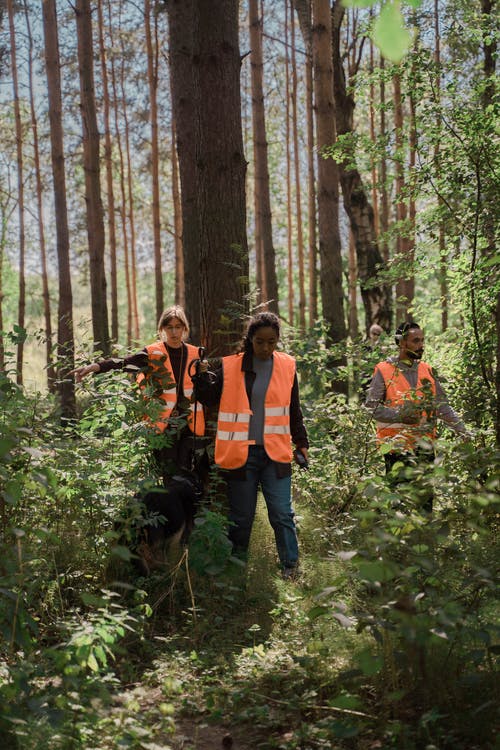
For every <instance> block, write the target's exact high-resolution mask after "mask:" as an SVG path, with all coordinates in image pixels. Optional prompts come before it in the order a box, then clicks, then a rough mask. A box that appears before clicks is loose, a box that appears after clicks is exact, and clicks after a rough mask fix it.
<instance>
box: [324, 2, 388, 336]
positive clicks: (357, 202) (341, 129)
mask: <svg viewBox="0 0 500 750" xmlns="http://www.w3.org/2000/svg"><path fill="white" fill-rule="evenodd" d="M344 13H345V9H344V7H343V6H342V5H340V4H339V3H335V6H334V8H333V13H332V42H333V44H332V46H333V69H334V95H335V112H336V122H337V134H338V135H346V134H347V133H352V131H353V116H354V106H355V104H354V99H353V97H352V95H351V94H348V93H347V90H346V79H345V73H344V68H343V66H342V57H341V53H340V28H341V25H342V19H343V17H344ZM352 162H353V157H352V155H350V158H348V160H347V161H346V162H341V163H340V165H339V169H340V182H341V185H342V195H343V197H344V206H345V209H346V212H347V215H348V216H349V221H350V225H351V231H352V233H353V237H354V243H355V246H356V255H357V265H358V279H359V282H360V289H361V298H362V300H363V305H364V308H365V329H366V332H367V333H368V329H369V328H370V325H371V324H372V323H378V324H379V325H381V326H382V327H383V328H385V329H386V330H389V329H390V327H391V323H392V320H391V308H390V290H389V287H388V286H387V285H383V284H376V285H374V279H376V277H377V274H378V272H379V270H380V269H381V268H382V267H383V265H384V261H383V259H382V256H381V254H380V251H379V247H378V241H377V234H376V230H375V220H374V214H373V208H372V206H371V204H370V202H369V200H368V198H367V195H366V191H365V188H364V185H363V181H362V179H361V175H360V173H359V171H358V170H357V169H356V168H354V169H352V168H350V164H352ZM347 163H349V166H347Z"/></svg>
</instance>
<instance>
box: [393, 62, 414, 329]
mask: <svg viewBox="0 0 500 750" xmlns="http://www.w3.org/2000/svg"><path fill="white" fill-rule="evenodd" d="M392 82H393V90H394V139H395V151H396V153H395V172H396V197H395V205H396V220H397V222H398V233H397V240H396V248H397V253H398V262H399V264H400V265H399V268H400V272H399V278H398V281H397V283H396V318H397V322H401V321H402V320H406V319H408V307H409V303H410V301H409V299H408V285H407V281H408V278H409V276H410V275H412V274H413V268H412V265H413V264H412V258H411V252H410V242H409V234H408V221H407V219H408V211H407V206H406V199H405V168H404V164H405V149H404V141H403V126H404V115H403V102H402V99H401V77H400V75H399V73H395V74H394V76H393V79H392Z"/></svg>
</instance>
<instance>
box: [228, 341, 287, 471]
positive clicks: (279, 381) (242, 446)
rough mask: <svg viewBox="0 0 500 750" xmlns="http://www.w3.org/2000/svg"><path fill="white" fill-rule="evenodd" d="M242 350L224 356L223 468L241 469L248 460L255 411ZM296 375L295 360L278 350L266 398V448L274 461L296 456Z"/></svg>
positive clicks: (282, 461) (274, 355) (274, 357)
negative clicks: (293, 425) (293, 421)
mask: <svg viewBox="0 0 500 750" xmlns="http://www.w3.org/2000/svg"><path fill="white" fill-rule="evenodd" d="M242 363H243V355H242V354H233V355H231V356H229V357H224V358H223V360H222V370H223V385H222V394H221V400H220V406H219V414H218V421H217V435H216V440H215V463H216V464H217V465H218V466H220V467H221V468H223V469H238V468H240V467H241V466H244V464H245V463H246V461H247V458H248V446H249V445H253V444H254V443H255V441H254V440H250V439H249V437H248V435H249V427H250V417H251V415H252V412H251V409H250V404H249V402H248V396H247V392H246V387H245V373H244V371H243V370H242V369H241V367H242ZM294 377H295V360H294V359H293V357H290V356H289V355H288V354H284V353H283V352H274V354H273V370H272V373H271V378H270V380H269V385H268V387H267V392H266V396H265V401H264V448H265V449H266V453H267V455H268V456H269V458H271V459H272V460H273V461H278V462H280V463H289V462H290V461H291V460H292V445H291V437H290V397H291V393H292V387H293V381H294Z"/></svg>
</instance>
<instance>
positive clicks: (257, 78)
mask: <svg viewBox="0 0 500 750" xmlns="http://www.w3.org/2000/svg"><path fill="white" fill-rule="evenodd" d="M248 22H249V27H250V49H251V52H250V67H251V83H252V126H253V128H252V129H253V148H254V175H255V177H254V191H255V223H256V227H258V231H256V240H259V248H258V250H259V256H258V261H259V259H260V261H261V262H260V266H261V270H262V292H263V298H262V299H261V302H263V303H264V304H265V306H266V307H267V308H268V309H269V310H271V311H272V312H274V313H276V314H278V313H279V301H278V281H277V278H276V257H275V252H274V244H273V230H272V215H271V198H270V190H269V167H268V158H267V134H266V116H265V107H264V87H263V68H264V63H263V59H262V32H263V18H262V17H260V16H259V0H249V3H248Z"/></svg>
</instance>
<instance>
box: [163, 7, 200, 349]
mask: <svg viewBox="0 0 500 750" xmlns="http://www.w3.org/2000/svg"><path fill="white" fill-rule="evenodd" d="M197 2H198V0H168V2H166V6H167V11H168V23H169V51H170V55H169V62H170V86H171V92H172V112H173V117H174V120H175V133H176V144H177V156H178V159H179V177H180V185H181V208H182V211H181V212H182V248H183V253H184V268H185V270H186V274H185V278H184V283H185V295H186V312H187V315H188V318H189V322H190V328H191V340H192V341H196V342H198V341H200V336H201V299H200V289H201V284H200V268H199V263H198V262H193V258H196V255H197V253H198V250H199V247H198V242H199V236H200V230H199V224H200V215H199V213H198V190H197V168H196V155H195V139H196V116H197V115H196V113H197V101H196V100H197V92H196V89H195V68H194V65H193V56H194V50H195V34H196V29H195V27H194V24H195V10H196V4H197Z"/></svg>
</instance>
